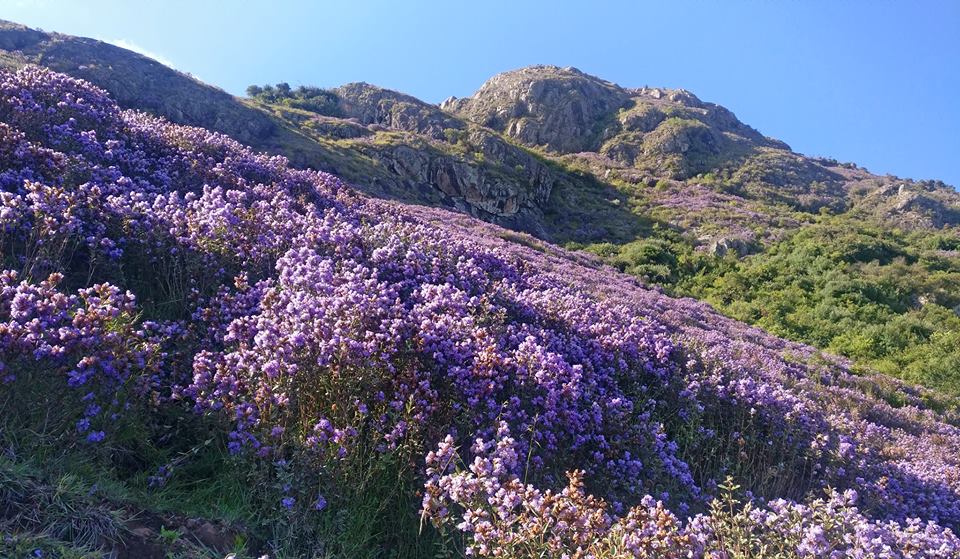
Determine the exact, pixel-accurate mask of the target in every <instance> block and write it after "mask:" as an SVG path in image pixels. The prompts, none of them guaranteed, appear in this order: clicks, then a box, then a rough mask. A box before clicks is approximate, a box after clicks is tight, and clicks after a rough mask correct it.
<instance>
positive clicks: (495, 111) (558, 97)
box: [441, 65, 630, 153]
mask: <svg viewBox="0 0 960 559" xmlns="http://www.w3.org/2000/svg"><path fill="white" fill-rule="evenodd" d="M629 101H630V94H629V93H628V92H627V91H626V90H624V89H623V88H621V87H620V86H618V85H616V84H613V83H610V82H607V81H604V80H601V79H600V78H597V77H594V76H591V75H589V74H585V73H583V72H581V71H580V70H577V69H576V68H572V67H567V68H561V67H558V66H543V65H541V66H528V67H525V68H520V69H517V70H511V71H508V72H503V73H501V74H497V75H496V76H493V77H492V78H490V79H489V80H487V82H486V83H484V84H483V85H482V86H481V87H480V89H479V90H477V92H476V93H475V94H474V95H473V96H472V97H469V98H465V99H456V100H449V101H446V102H444V104H443V105H442V106H441V107H442V108H443V109H444V110H446V111H449V112H453V113H456V114H458V115H460V116H462V117H464V118H467V119H470V120H473V121H475V122H477V123H478V124H481V125H484V126H488V127H490V128H493V129H495V130H498V131H500V132H505V133H506V134H507V135H509V136H511V137H513V138H515V139H517V140H519V141H520V142H522V143H525V144H527V145H532V146H544V147H546V148H547V149H549V150H551V151H556V152H565V153H570V152H578V151H587V150H590V148H591V146H593V144H594V143H595V136H596V135H597V132H598V130H596V128H597V124H598V123H599V122H601V121H603V120H604V119H605V118H606V117H608V116H609V115H611V114H613V113H615V112H616V111H617V110H618V109H620V108H621V107H623V106H624V105H626V104H627V103H629Z"/></svg>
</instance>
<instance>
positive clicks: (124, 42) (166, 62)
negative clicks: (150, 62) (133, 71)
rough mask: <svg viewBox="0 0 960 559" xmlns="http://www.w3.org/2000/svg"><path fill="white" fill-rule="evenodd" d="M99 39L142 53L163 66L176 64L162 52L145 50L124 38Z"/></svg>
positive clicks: (173, 66)
mask: <svg viewBox="0 0 960 559" xmlns="http://www.w3.org/2000/svg"><path fill="white" fill-rule="evenodd" d="M101 40H102V41H103V42H105V43H110V44H111V45H116V46H118V47H120V48H122V49H127V50H132V51H133V52H136V53H139V54H142V55H144V56H146V57H148V58H152V59H154V60H156V61H157V62H159V63H160V64H163V65H164V66H168V67H170V68H176V66H175V65H174V64H173V61H171V60H170V59H169V58H167V57H165V56H163V55H162V54H157V53H155V52H153V51H150V50H147V49H145V48H143V47H141V46H140V45H138V44H136V43H134V42H132V41H128V40H126V39H101Z"/></svg>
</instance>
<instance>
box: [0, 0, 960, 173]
mask: <svg viewBox="0 0 960 559" xmlns="http://www.w3.org/2000/svg"><path fill="white" fill-rule="evenodd" d="M0 18H2V19H9V20H13V21H17V22H20V23H24V24H27V25H30V26H32V27H41V28H43V29H44V30H48V31H59V32H62V33H69V34H72V35H83V36H88V37H96V38H98V39H103V40H108V41H111V42H115V43H117V44H121V45H124V46H127V47H128V48H134V49H139V50H141V51H144V52H146V53H152V56H154V57H155V58H158V59H160V60H162V61H164V62H166V63H168V64H171V65H173V66H175V67H176V68H178V69H180V70H183V71H186V72H190V73H192V74H194V75H195V76H197V77H199V78H200V79H202V80H204V81H206V82H208V83H211V84H214V85H217V86H220V87H222V88H223V89H226V90H227V91H229V92H231V93H235V94H242V92H243V90H244V89H245V88H246V86H247V85H249V84H251V83H259V84H263V83H275V82H279V81H286V82H289V83H290V84H291V85H294V86H295V85H299V84H311V85H318V86H324V87H328V86H329V87H332V86H337V85H340V84H342V83H345V82H351V81H366V82H370V83H373V84H376V85H380V86H383V87H388V88H391V89H396V90H400V91H403V92H406V93H410V94H412V95H415V96H417V97H419V98H421V99H424V100H426V101H431V102H439V101H441V100H442V99H444V98H446V97H448V96H450V95H456V96H458V97H464V96H468V95H470V94H471V93H472V92H473V91H475V90H476V89H477V88H478V87H479V86H480V84H481V83H483V81H484V80H486V79H487V78H488V77H490V76H491V75H493V74H495V73H497V72H501V71H504V70H508V69H512V68H517V67H520V66H526V65H529V64H538V63H541V64H556V65H559V66H576V67H577V68H579V69H581V70H583V71H585V72H588V73H591V74H595V75H597V76H600V77H602V78H604V79H607V80H610V81H613V82H616V83H619V84H621V85H624V86H631V87H639V86H643V85H651V86H665V87H682V88H685V89H688V90H690V91H692V92H694V93H696V94H697V95H698V96H699V97H700V98H701V99H703V100H705V101H712V102H715V103H719V104H722V105H724V106H726V107H728V108H729V109H731V110H733V111H734V112H735V113H736V114H737V116H738V117H740V119H741V120H743V121H744V122H746V123H748V124H750V125H752V126H753V127H755V128H757V129H759V130H760V131H761V132H763V133H764V134H766V135H768V136H773V137H776V138H778V139H781V140H783V141H786V142H787V143H789V144H790V145H791V146H792V147H793V148H794V149H795V150H797V151H800V152H802V153H806V154H809V155H823V156H831V157H835V158H837V159H840V160H841V161H853V162H856V163H858V164H861V165H863V166H865V167H867V168H868V169H870V170H871V171H874V172H878V173H892V174H896V175H900V176H904V177H912V178H938V179H942V180H944V181H946V182H947V183H950V184H952V185H954V186H960V1H958V0H940V1H933V0H929V1H928V0H909V1H908V0H902V1H899V2H895V1H892V0H870V1H854V0H827V1H813V0H811V1H803V2H801V1H787V0H783V1H760V0H753V1H729V2H719V1H707V0H701V1H666V0H660V1H656V2H641V1H628V0H624V1H617V2H614V1H610V2H604V1H601V0H594V1H593V2H590V3H589V5H588V3H587V2H564V1H562V0H553V1H539V0H531V1H528V0H511V1H500V0H482V1H456V0H453V1H451V0H447V1H443V2H441V1H415V0H414V1H410V2H402V1H399V0H383V1H376V2H374V1H363V0H338V1H319V0H317V1H312V2H308V1H292V0H290V1H284V0H275V1H260V2H254V1H250V0H236V1H233V2H227V1H216V0H208V1H203V0H193V1H172V0H171V1H163V2H161V1H155V2H147V1H142V2H136V1H133V0H86V1H79V0H62V1H56V0H0Z"/></svg>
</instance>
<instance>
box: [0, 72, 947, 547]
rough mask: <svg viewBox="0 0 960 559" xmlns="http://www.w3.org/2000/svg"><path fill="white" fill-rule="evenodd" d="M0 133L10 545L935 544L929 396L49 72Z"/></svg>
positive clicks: (942, 422)
mask: <svg viewBox="0 0 960 559" xmlns="http://www.w3.org/2000/svg"><path fill="white" fill-rule="evenodd" d="M0 123H2V124H0V141H2V145H0V158H2V159H3V168H4V169H6V172H5V173H3V174H2V176H0V186H2V189H3V194H2V198H0V203H2V207H0V219H2V225H3V229H2V231H3V236H2V237H0V243H2V244H0V250H2V253H0V260H2V262H3V266H2V268H3V270H4V271H3V272H2V273H0V282H2V288H0V355H2V356H3V360H2V372H3V374H4V377H3V384H2V388H0V397H2V398H3V410H4V413H3V414H2V417H0V419H2V423H0V440H2V444H3V448H4V449H5V451H4V453H3V454H2V455H0V476H2V477H0V479H2V480H3V484H2V485H0V503H2V507H0V515H2V516H0V523H2V524H0V529H2V530H3V531H4V533H5V537H4V538H3V539H2V543H0V545H2V546H4V547H3V548H0V549H2V550H3V552H4V553H6V554H7V555H13V556H20V555H26V554H29V553H34V555H35V556H36V553H35V552H34V551H33V550H39V551H40V554H41V555H43V554H44V553H50V554H64V555H66V556H86V557H93V556H98V555H102V554H103V553H106V551H107V550H112V552H113V553H116V554H119V555H120V556H127V557H153V556H156V557H162V556H166V554H168V553H169V554H171V555H173V556H180V557H197V556H218V555H217V554H220V555H222V554H224V553H226V552H228V551H234V552H236V553H239V554H240V555H241V556H248V555H253V556H256V555H255V554H257V553H264V552H269V553H271V554H272V555H273V556H277V557H284V556H331V557H341V556H342V557H385V556H394V557H435V556H457V555H458V554H462V553H470V554H474V555H480V556H503V555H506V556H510V557H543V556H561V555H566V556H570V557H583V558H585V557H597V556H599V557H611V558H612V557H648V556H656V557H678V558H679V557H705V556H714V557H715V556H718V554H720V555H729V554H731V553H738V554H741V556H774V554H779V555H778V556H794V555H802V556H812V557H827V556H836V554H838V553H839V554H846V555H847V556H855V557H856V556H883V555H884V554H886V555H890V556H910V557H956V556H957V552H958V551H960V540H958V539H957V536H956V534H955V530H957V529H958V528H960V460H958V457H960V417H958V416H957V412H956V409H955V407H953V406H954V405H955V404H954V403H952V402H951V401H950V400H949V399H946V398H944V397H942V396H940V395H938V394H937V393H934V392H931V391H927V390H923V389H917V388H912V387H910V386H908V385H904V384H901V383H898V382H896V381H893V380H890V379H889V378H887V377H883V376H869V375H854V374H851V372H850V369H849V367H848V364H847V363H846V362H844V361H843V360H840V359H837V358H834V357H831V356H829V355H825V354H822V353H820V352H819V351H817V350H815V349H814V348H812V347H809V346H804V345H802V344H797V343H793V342H789V341H786V340H783V339H779V338H776V337H773V336H771V335H769V334H766V333H764V332H763V331H761V330H757V329H754V328H750V327H748V326H746V325H744V324H742V323H739V322H736V321H734V320H731V319H728V318H725V317H723V316H721V315H719V314H718V313H716V312H715V311H714V310H712V309H711V308H710V307H709V306H707V305H704V304H702V303H699V302H696V301H694V300H691V299H676V298H673V297H670V296H668V295H665V294H663V293H662V292H661V291H660V290H657V289H652V288H649V287H645V286H643V285H642V284H641V283H639V282H637V281H635V280H633V279H631V278H629V277H628V276H625V275H623V274H621V273H619V272H617V271H616V270H614V269H611V268H609V267H607V266H605V265H604V264H603V263H602V262H601V261H600V260H598V259H596V258H592V257H590V256H588V255H585V254H582V253H574V252H569V251H566V250H564V249H561V248H558V247H556V246H553V245H549V244H545V243H543V242H542V241H539V240H537V239H536V238H534V237H531V236H528V235H524V234H519V233H515V232H512V231H509V230H506V229H503V228H500V227H498V226H495V225H490V224H487V223H484V222H482V221H479V220H476V219H473V218H470V217H468V216H465V215H463V214H458V213H451V212H448V211H446V210H442V209H435V208H426V207H423V206H414V205H405V204H402V203H398V202H388V201H382V200H377V199H374V198H368V197H366V196H364V195H362V194H360V193H358V192H356V191H354V190H353V189H351V188H349V187H347V186H345V185H344V184H343V183H342V182H341V181H340V180H339V179H337V178H336V177H334V176H332V175H329V174H326V173H322V172H315V171H304V170H296V169H294V168H291V167H289V166H288V164H287V162H286V161H285V160H284V159H282V158H277V157H269V156H267V155H258V154H256V153H254V152H252V151H250V150H249V149H248V148H245V147H243V146H242V145H240V144H238V143H236V142H234V141H232V140H230V139H229V138H227V137H225V136H223V135H219V134H214V133H210V132H207V131H205V130H202V129H198V128H189V127H183V126H177V125H173V124H169V123H167V122H166V121H163V120H161V119H157V118H154V117H150V116H147V115H144V114H143V113H139V112H136V111H129V110H127V111H123V110H121V109H120V108H119V107H118V106H117V105H116V104H115V103H114V102H113V101H112V100H111V99H110V97H109V96H108V95H107V93H106V92H104V91H103V90H100V89H98V88H96V87H94V86H92V85H90V84H88V83H86V82H83V81H80V80H76V79H73V78H70V77H67V76H65V75H62V74H57V73H53V72H50V71H49V70H46V69H42V68H38V67H34V66H28V67H26V68H24V69H21V70H20V71H18V72H16V73H6V72H4V73H3V74H0ZM744 506H746V507H747V508H743V507H744ZM97 550H100V551H97Z"/></svg>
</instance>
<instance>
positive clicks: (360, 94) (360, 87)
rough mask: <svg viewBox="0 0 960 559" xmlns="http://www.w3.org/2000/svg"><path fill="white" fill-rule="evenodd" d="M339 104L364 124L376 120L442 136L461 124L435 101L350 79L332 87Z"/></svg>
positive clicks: (392, 125) (340, 108) (395, 128)
mask: <svg viewBox="0 0 960 559" xmlns="http://www.w3.org/2000/svg"><path fill="white" fill-rule="evenodd" d="M333 93H334V94H335V95H336V96H337V99H338V108H339V110H340V112H341V114H343V115H344V116H346V117H353V118H355V119H357V120H359V121H360V122H361V123H363V124H378V125H381V126H384V127H386V128H390V129H392V130H403V131H408V132H416V133H418V134H423V135H426V136H429V137H431V138H434V139H437V140H440V139H444V137H445V136H444V131H445V130H449V129H455V130H456V129H461V128H464V123H463V122H462V121H461V120H460V119H457V118H454V117H452V116H450V115H448V114H446V113H444V112H443V111H441V110H440V109H439V108H438V107H437V106H436V105H430V104H427V103H424V102H423V101H421V100H419V99H417V98H415V97H411V96H409V95H404V94H403V93H397V92H396V91H391V90H389V89H383V88H381V87H376V86H373V85H370V84H367V83H350V84H346V85H343V86H340V87H338V88H336V89H334V90H333Z"/></svg>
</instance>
